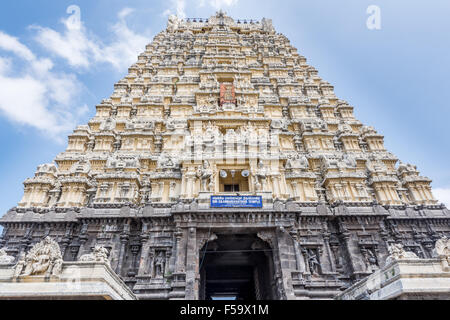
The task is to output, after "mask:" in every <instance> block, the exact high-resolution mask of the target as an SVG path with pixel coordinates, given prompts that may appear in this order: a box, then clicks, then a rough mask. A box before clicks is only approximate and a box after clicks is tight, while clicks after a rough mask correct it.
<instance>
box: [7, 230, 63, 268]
mask: <svg viewBox="0 0 450 320" xmlns="http://www.w3.org/2000/svg"><path fill="white" fill-rule="evenodd" d="M62 263H63V259H62V255H61V250H60V248H59V245H58V243H56V242H55V241H54V240H53V239H51V238H50V237H46V238H45V239H44V240H43V241H41V242H39V243H37V244H36V245H35V246H34V247H33V248H31V250H30V251H29V252H28V254H26V255H24V254H22V255H21V256H20V257H19V261H18V263H17V265H16V267H15V276H16V277H17V276H33V275H46V276H50V275H52V276H58V275H59V274H60V273H61V270H62Z"/></svg>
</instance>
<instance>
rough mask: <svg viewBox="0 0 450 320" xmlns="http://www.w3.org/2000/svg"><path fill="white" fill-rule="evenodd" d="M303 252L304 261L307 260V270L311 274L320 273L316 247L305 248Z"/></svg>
mask: <svg viewBox="0 0 450 320" xmlns="http://www.w3.org/2000/svg"><path fill="white" fill-rule="evenodd" d="M304 254H305V257H306V261H307V262H308V267H309V272H310V273H311V274H312V275H319V274H320V262H319V257H318V253H317V249H305V250H304Z"/></svg>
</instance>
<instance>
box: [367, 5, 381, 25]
mask: <svg viewBox="0 0 450 320" xmlns="http://www.w3.org/2000/svg"><path fill="white" fill-rule="evenodd" d="M366 13H367V14H368V15H369V17H368V18H367V21H366V25H367V29H369V30H381V9H380V7H379V6H377V5H370V6H369V7H368V8H367V11H366Z"/></svg>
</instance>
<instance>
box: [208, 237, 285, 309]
mask: <svg viewBox="0 0 450 320" xmlns="http://www.w3.org/2000/svg"><path fill="white" fill-rule="evenodd" d="M217 236H218V239H217V240H215V241H213V242H209V243H207V244H205V246H204V247H203V248H202V250H201V251H200V256H199V258H200V276H201V277H200V300H246V301H249V300H250V301H252V300H273V299H274V298H276V295H275V293H274V288H275V283H274V264H273V252H272V250H271V248H270V246H269V245H268V244H267V243H265V242H264V241H262V240H261V239H259V238H258V237H257V236H256V234H231V235H230V234H222V235H221V234H217Z"/></svg>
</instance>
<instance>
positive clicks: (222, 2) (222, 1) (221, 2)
mask: <svg viewBox="0 0 450 320" xmlns="http://www.w3.org/2000/svg"><path fill="white" fill-rule="evenodd" d="M202 1H205V0H202ZM208 2H209V5H210V6H211V7H213V8H215V9H217V10H219V9H224V8H225V7H231V6H234V5H235V4H237V3H238V0H209V1H208Z"/></svg>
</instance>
